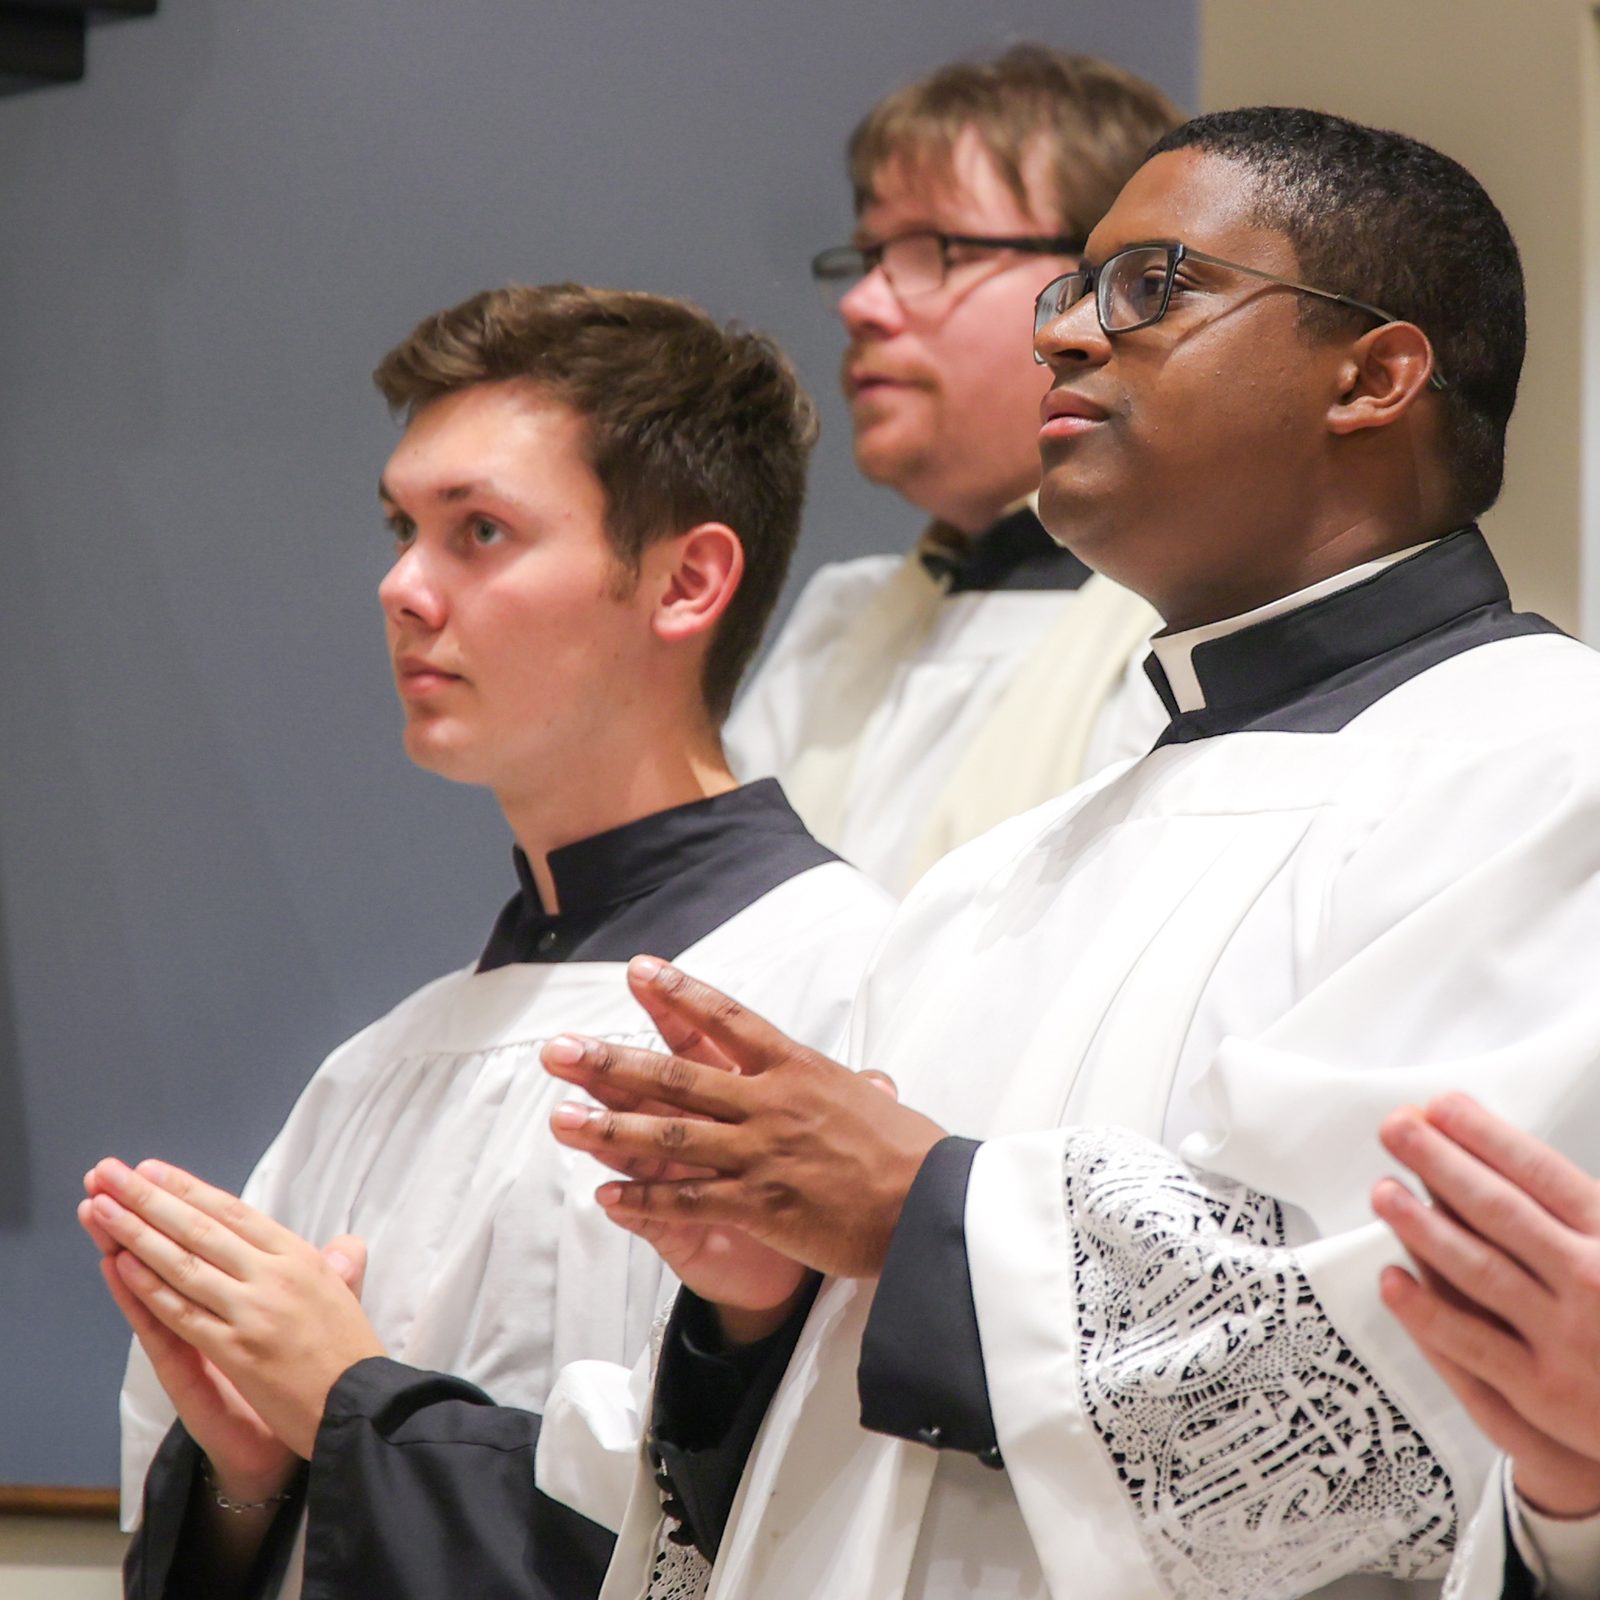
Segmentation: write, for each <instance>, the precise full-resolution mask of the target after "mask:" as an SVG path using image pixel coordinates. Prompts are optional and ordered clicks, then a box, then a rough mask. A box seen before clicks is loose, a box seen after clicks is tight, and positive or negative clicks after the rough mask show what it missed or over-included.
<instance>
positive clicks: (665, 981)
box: [628, 956, 800, 1077]
mask: <svg viewBox="0 0 1600 1600" xmlns="http://www.w3.org/2000/svg"><path fill="white" fill-rule="evenodd" d="M628 987H629V988H630V989H632V991H633V996H634V998H635V999H636V1000H637V1001H638V1002H639V1004H640V1005H642V1006H643V1007H644V1008H645V1010H646V1011H648V1012H649V1013H650V1019H651V1021H652V1022H654V1023H655V1025H656V1028H657V1030H658V1031H659V1032H660V1034H661V1037H662V1038H663V1039H665V1040H666V1041H667V1044H668V1045H669V1046H670V1047H671V1049H672V1050H673V1051H675V1052H676V1053H677V1054H678V1055H680V1056H686V1057H687V1058H688V1059H690V1060H692V1061H700V1060H702V1058H705V1059H709V1060H710V1061H711V1062H712V1064H713V1065H724V1066H731V1067H736V1068H737V1069H738V1070H739V1071H740V1072H742V1073H744V1074H745V1075H746V1076H747V1077H749V1076H753V1075H754V1074H756V1073H759V1072H765V1071H766V1070H767V1069H768V1068H769V1067H774V1066H776V1065H777V1064H778V1063H779V1062H780V1061H786V1060H788V1059H789V1058H790V1057H791V1056H793V1055H794V1054H795V1053H796V1052H797V1051H798V1050H799V1048H800V1047H799V1046H798V1045H796V1044H795V1042H794V1040H792V1039H791V1038H790V1037H789V1036H788V1035H787V1034H786V1033H783V1032H782V1031H781V1030H779V1029H777V1028H775V1027H773V1025H772V1024H771V1023H770V1022H768V1021H766V1019H765V1018H763V1017H758V1016H757V1015H756V1014H755V1012H753V1011H749V1010H747V1009H746V1008H745V1007H744V1006H742V1005H740V1004H739V1002H738V1001H737V1000H733V999H730V998H729V997H728V996H727V995H725V994H723V993H722V991H721V990H720V989H713V988H712V987H711V985H710V984H708V983H702V982H701V981H700V980H699V979H698V978H691V977H690V976H689V974H688V973H686V972H682V971H680V970H679V969H678V968H677V967H674V966H672V965H671V964H670V963H668V962H665V961H662V960H660V959H659V958H658V957H656V956H635V957H634V958H633V960H632V961H630V962H629V963H628ZM713 1052H714V1054H713Z"/></svg>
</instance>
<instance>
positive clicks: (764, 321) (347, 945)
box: [0, 0, 1195, 1483]
mask: <svg viewBox="0 0 1600 1600" xmlns="http://www.w3.org/2000/svg"><path fill="white" fill-rule="evenodd" d="M1194 29H1195V20H1194V14H1193V3H1192V0H1136V3H1131V4H1130V3H1128V0H1070V3H1064V0H994V3H992V4H990V5H987V6H984V7H981V8H980V7H977V6H974V5H973V4H971V3H970V0H918V3H917V4H915V5H912V4H910V3H908V0H900V3H898V4H893V3H889V0H812V3H810V4H807V5H788V4H785V5H781V6H780V5H775V4H756V5H744V6H738V5H735V4H732V3H730V0H674V3H673V4H671V5H662V4H659V3H657V4H647V3H644V0H601V3H597V4H591V5H584V6H579V5H561V4H551V3H546V4H539V5H535V4H533V3H531V0H448V3H447V4H440V3H439V0H384V3H381V4H380V3H377V0H367V3H364V4H363V3H357V0H343V3H338V0H271V3H269V0H214V3H211V4H201V3H199V0H167V3H166V4H165V5H163V7H162V13H161V15H160V16H159V17H157V18H155V19H154V20H151V21H144V22H137V23H126V24H122V25H119V26H117V27H114V28H105V29H102V30H99V31H98V32H97V33H96V34H95V35H94V37H93V39H92V41H91V58H90V69H89V78H88V81H87V82H86V83H85V84H84V85H82V86H80V87H77V88H72V89H57V90H51V91H47V92H44V93H40V94H35V95H30V96H24V97H22V98H18V99H13V100H8V101H4V102H0V319H3V325H4V327H5V330H6V331H5V338H4V343H3V350H4V355H3V357H0V515H3V518H4V523H3V529H0V750H3V751H4V756H3V759H0V1356H3V1358H4V1359H3V1368H4V1371H5V1374H6V1378H5V1382H4V1384H3V1385H0V1482H4V1481H31V1482H62V1483H67V1482H79V1483H82V1482H91V1483H93V1482H110V1481H112V1479H113V1477H114V1472H115V1451H114V1439H115V1426H114V1411H115V1393H116V1385H117V1378H118V1373H119V1369H120V1362H121V1352H122V1343H123V1340H122V1332H121V1327H120V1324H119V1322H118V1319H117V1318H116V1315H115V1313H114V1311H113V1310H112V1309H111V1308H110V1306H109V1303H108V1302H106V1301H105V1298H104V1295H103V1291H102V1290H101V1288H100V1285H99V1282H98V1279H97V1277H96V1274H95V1271H94V1266H93V1259H92V1253H91V1251H90V1249H89V1247H88V1245H87V1243H86V1242H85V1241H84V1240H82V1239H81V1237H80V1236H79V1235H78V1233H77V1231H76V1227H75V1224H74V1222H73V1217H72V1213H73V1206H74V1203H75V1201H76V1199H77V1197H78V1193H79V1181H80V1174H82V1173H83V1171H84V1170H85V1168H86V1167H88V1166H89V1165H90V1163H91V1162H92V1161H93V1160H94V1159H95V1158H96V1157H98V1156H100V1155H101V1154H104V1153H109V1152H115V1153H118V1154H121V1155H123V1156H125V1157H127V1158H130V1159H137V1158H139V1157H141V1156H144V1155H150V1154H161V1155H163V1156H166V1157H168V1158H171V1159H174V1160H177V1161H180V1162H183V1163H186V1164H189V1165H191V1166H193V1167H195V1168H197V1169H198V1170H199V1171H200V1172H202V1173H204V1174H206V1175H208V1176H211V1177H213V1178H215V1179H216V1180H217V1181H220V1182H223V1183H227V1184H237V1183H238V1182H239V1181H241V1180H242V1179H243V1177H244V1175H245V1173H246V1172H247V1171H248V1169H249V1166H250V1163H251V1161H252V1160H253V1158H254V1157H255V1155H256V1154H257V1153H258V1152H259V1151H260V1149H261V1147H262V1146H263V1145H264V1144H265V1142H266V1141H267V1139H268V1138H269V1137H270V1136H271V1134H272V1132H273V1130H274V1129H275V1128H276V1126H277V1124H278V1123H279V1121H280V1120H281V1118H282V1117H283V1115H284V1113H285V1111H286V1110H287V1109H288V1107H289V1105H290V1103H291V1101H292V1099H293V1097H294V1095H295V1093H296V1092H297V1090H298V1089H299V1087H300V1085H301V1083H302V1082H303V1081H304V1079H305V1077H306V1075H307V1073H308V1072H309V1071H310V1070H311V1068H312V1067H313V1066H314V1064H315V1063H316V1061H317V1060H318V1059H319V1058H320V1057H321V1056H322V1055H323V1054H324V1053H325V1052H326V1050H327V1049H328V1048H329V1047H330V1046H332V1045H333V1044H334V1043H336V1042H337V1041H338V1040H339V1039H340V1038H341V1037H343V1036H344V1035H346V1034H347V1033H349V1032H351V1031H352V1030H354V1029H355V1028H356V1027H358V1026H359V1025H361V1024H362V1023H363V1022H365V1021H367V1020H369V1019H370V1018H371V1017H373V1016H374V1015H376V1014H377V1013H378V1012H379V1011H381V1010H382V1009H384V1008H386V1007H387V1006H389V1005H390V1004H391V1003H392V1002H394V1001H395V1000H397V999H398V998H400V996H402V995H403V994H405V993H406V992H407V991H408V990H409V989H411V988H412V987H414V986H415V985H416V984H417V983H418V982H420V981H421V980H422V979H424V978H426V977H428V976H430V975H432V974H434V973H437V972H439V971H441V970H443V969H444V968H445V967H446V966H448V965H453V964H457V963H459V962H461V961H462V960H464V959H466V958H468V957H470V956H471V955H472V954H473V953H474V951H475V948H476V946H477V944H478V943H479V942H480V940H481V938H482V936H483V934H484V932H485V930H486V927H487V924H488V922H489V919H490V917H491V914H492V912H493V910H494V908H495V907H496V906H497V905H498V904H499V902H500V900H501V899H502V898H503V896H504V894H505V893H506V892H507V880H508V869H507V859H506V850H507V841H506V837H505V834H504V830H503V828H502V826H501V825H500V822H499V819H498V816H497V814H496V813H495V812H494V810H493V807H492V805H491V804H490V803H489V802H488V801H487V800H486V799H485V798H484V797H482V796H481V795H478V794H475V793H469V792H464V791H460V790H456V789H453V788H451V787H450V786H447V785H445V784H442V783H440V782H438V781H436V780H433V779H430V778H427V777H424V776H422V775H420V774H417V773H415V772H413V771H412V770H411V769H410V768H409V767H408V766H407V764H406V762H405V761H404V759H403V758H402V756H401V753H400V750H399V745H398V740H397V737H396V735H397V732H398V725H399V718H398V713H397V711H396V708H395V706H394V702H393V695H392V691H391V688H390V685H389V680H388V675H387V670H386V665H385V660H384V654H383V651H382V648H381V645H380V628H379V618H378V613H377V609H376V606H375V603H374V598H373V589H374V585H375V584H376V582H377V580H378V577H379V575H380V573H381V571H382V568H383V565H384V561H385V558H386V552H387V540H386V536H385V534H384V532H383V529H382V525H381V523H380V520H379V518H378V515H377V511H376V505H375V500H374V495H373V488H374V484H375V481H376V478H377V473H378V470H379V467H380V466H381V464H382V462H383V460H384V458H385V455H386V453H387V451H388V449H389V448H390V445H391V443H392V440H393V437H394V430H393V427H392V425H391V424H390V422H389V421H388V419H387V417H386V415H385V413H384V410H383V407H382V405H381V404H380V402H379V401H378V399H377V397H376V396H375V394H374V393H373V392H372V391H371V389H370V388H369V386H368V382H367V373H368V372H369V370H370V369H371V367H372V365H373V363H374V360H375V359H376V357H377V356H378V355H379V354H381V353H382V351H383V350H384V349H385V348H387V347H388V345H389V344H391V343H392V342H393V341H394V340H395V339H397V338H398V337H399V336H400V335H401V334H403V333H404V332H405V331H406V330H407V329H408V328H409V327H410V326H411V324H412V323H413V322H414V321H416V320H417V318H419V317H420V316H422V315H423V314H425V313H427V312H429V311H431V310H433V309H435V308H436V307H438V306H440V305H443V304H446V303H448V302H452V301H455V300H457V299H460V298H461V297H463V296H464V295H466V294H467V293H470V292H471V291H473V290H476V289H479V288H483V287H487V286H489V285H492V284H496V283H499V282H503V281H506V280H507V279H510V278H517V277H520V278H525V279H529V280H543V279H552V278H559V277H569V276H570V277H578V278H586V279H590V280H592V281H595V282H600V283H608V284H616V285H627V286H634V287H642V288H651V289H657V290H662V291H665V292H669V293H678V294H686V295H690V296H693V297H694V298H696V299H698V300H700V301H701V302H702V303H704V304H706V305H707V306H709V307H710V308H711V309H712V310H714V311H716V312H718V313H719V314H723V315H737V316H739V317H742V318H744V319H745V320H747V321H750V322H753V323H755V324H757V325H759V326H763V327H765V328H767V329H769V330H770V331H771V332H773V333H774V334H776V335H777V336H778V337H779V338H780V339H781V340H782V341H783V342H784V343H785V344H786V345H787V347H788V348H789V349H790V350H791V351H792V352H793V353H794V355H795V357H796V359H797V360H798V362H799V364H800V366H801V368H802V370H803V372H804V373H805V375H806V377H807V379H808V380H809V382H810V383H811V384H812V386H813V387H814V388H815V390H816V391H817V392H818V394H819V396H820V397H821V398H823V400H824V402H825V410H826V417H825V433H824V441H823V445H822V448H821V451H820V459H819V461H818V465H817V473H816V479H815V488H814V491H813V499H812V505H811V514H810V518H809V531H808V534H807V543H806V545H805V546H804V547H803V549H804V559H803V562H802V568H803V571H804V570H809V569H810V568H811V567H813V566H815V565H816V564H817V563H818V562H819V561H821V560H823V559H825V558H829V557H836V556H839V555H842V554H846V553H849V552H852V551H855V550H860V549H866V548H874V547H876V548H880V549H881V548H888V547H893V546H895V545H900V544H904V543H906V542H908V541H909V538H910V537H911V534H912V532H913V521H912V519H911V518H910V517H909V516H908V515H907V514H906V513H905V512H904V511H903V510H902V509H901V508H899V507H898V506H897V505H896V504H895V503H894V502H893V501H892V500H890V499H889V498H888V497H886V496H884V495H883V494H881V493H879V492H876V491H873V490H870V489H868V488H866V487H865V486H864V485H862V484H860V483H859V482H857V481H856V479H855V478H854V475H853V473H852V470H851V467H850V463H849V456H848V449H847V438H848V431H847V426H846V421H845V417H844V413H843V409H842V407H841V405H840V404H839V403H838V401H837V399H836V398H835V396H834V393H833V370H834V366H835V363H836V360H837V349H838V343H837V339H836V336H835V332H834V328H833V326H832V325H831V323H830V321H829V318H828V317H827V315H826V314H825V313H824V312H823V310H822V309H821V307H820V305H819V304H818V302H817V301H816V300H815V298H814V297H813V295H812V293H811V290H810V287H809V283H808V281H807V277H806V272H805V262H806V259H807V257H808V256H809V254H810V253H811V252H812V251H813V250H814V249H816V248H818V247H819V246H821V245H823V244H826V243H830V242H834V241H836V240H838V239H840V238H843V237H844V236H845V235H846V232H847V230H848V227H849V220H850V219H849V211H848V195H847V191H846V188H845V185H844V182H843V180H842V176H841V165H840V145H841V142H842V139H843V136H844V134H845V132H846V131H847V129H848V128H849V126H850V125H851V123H852V122H853V121H854V119H855V118H856V116H857V115H859V113H860V112H861V111H862V110H863V109H864V108H865V107H866V106H867V105H868V104H869V103H870V102H871V101H872V100H873V99H875V98H876V97H877V96H878V95H879V94H880V93H882V92H883V91H884V90H885V89H886V88H888V87H890V86H891V85H893V84H894V83H896V82H898V81H901V80H902V79H904V78H906V77H908V76H911V75H914V74H916V73H917V72H919V71H921V70H924V69H926V68H927V67H930V66H932V65H933V64H935V63H936V62H938V61H940V60H942V59H944V58H946V57H948V56H952V55H955V54H958V53H961V52H964V51H968V50H971V49H975V48H977V49H981V48H988V47H992V46H995V45H997V44H999V43H1001V42H1003V41H1004V40H1006V39H1008V38H1015V37H1028V36H1037V37H1042V38H1046V39H1049V40H1052V41H1055V42H1060V43H1067V44H1071V45H1073V46H1075V47H1077V48H1082V49H1088V50H1093V51H1098V52H1101V53H1104V54H1108V55H1112V56H1116V57H1118V58H1120V59H1121V60H1123V61H1125V62H1127V63H1128V64H1129V65H1131V66H1133V67H1135V68H1137V69H1139V70H1142V71H1144V72H1145V73H1147V74H1149V75H1150V76H1151V77H1153V78H1155V79H1156V80H1157V81H1158V82H1160V83H1162V84H1163V85H1164V86H1165V87H1167V88H1168V89H1169V90H1170V91H1172V92H1173V93H1174V94H1175V95H1176V96H1177V97H1178V98H1179V99H1180V100H1181V101H1183V102H1185V103H1190V102H1192V98H1193V81H1194V49H1195V46H1194ZM803 571H802V573H801V574H799V576H803Z"/></svg>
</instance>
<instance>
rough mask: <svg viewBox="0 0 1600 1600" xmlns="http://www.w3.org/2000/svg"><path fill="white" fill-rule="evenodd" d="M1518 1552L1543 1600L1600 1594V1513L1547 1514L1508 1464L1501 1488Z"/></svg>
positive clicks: (1591, 1598) (1584, 1598) (1582, 1598)
mask: <svg viewBox="0 0 1600 1600" xmlns="http://www.w3.org/2000/svg"><path fill="white" fill-rule="evenodd" d="M1502 1493H1503V1494H1504V1495H1505V1499H1506V1504H1507V1505H1508V1506H1509V1507H1510V1515H1509V1517H1508V1518H1507V1520H1508V1522H1509V1523H1510V1527H1511V1537H1512V1539H1513V1540H1514V1541H1515V1542H1516V1546H1517V1553H1518V1554H1519V1555H1520V1556H1521V1557H1522V1560H1523V1562H1524V1564H1525V1565H1526V1566H1527V1568H1528V1570H1529V1571H1530V1572H1531V1573H1532V1574H1533V1575H1534V1578H1535V1580H1536V1581H1537V1582H1538V1585H1539V1593H1540V1595H1541V1596H1542V1597H1543V1600H1594V1597H1595V1596H1596V1595H1600V1514H1597V1515H1595V1516H1592V1517H1578V1518H1566V1517H1548V1516H1545V1515H1544V1514H1543V1513H1542V1512H1539V1511H1535V1510H1534V1508H1533V1507H1532V1506H1530V1505H1529V1504H1528V1503H1527V1501H1525V1500H1524V1499H1523V1498H1522V1496H1521V1495H1519V1494H1518V1493H1517V1490H1516V1484H1515V1483H1514V1482H1513V1480H1512V1476H1511V1464H1510V1463H1509V1462H1507V1463H1506V1469H1505V1483H1504V1487H1503V1490H1502Z"/></svg>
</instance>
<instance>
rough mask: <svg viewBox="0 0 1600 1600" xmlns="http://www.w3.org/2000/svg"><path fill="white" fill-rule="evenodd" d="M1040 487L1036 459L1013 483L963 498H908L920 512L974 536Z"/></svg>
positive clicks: (990, 526) (951, 496) (950, 496)
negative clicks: (1029, 468) (1027, 470)
mask: <svg viewBox="0 0 1600 1600" xmlns="http://www.w3.org/2000/svg"><path fill="white" fill-rule="evenodd" d="M1038 487H1039V467H1038V462H1037V461H1035V462H1034V464H1033V467H1032V470H1031V471H1029V472H1021V473H1018V474H1017V475H1016V477H1014V478H1013V479H1012V480H1011V481H1010V482H1008V483H1004V484H1000V485H998V486H997V487H994V488H991V489H990V490H988V491H987V492H984V493H975V494H970V495H963V496H961V497H960V498H959V499H958V498H957V497H956V496H954V495H948V496H933V495H930V496H929V497H928V499H927V500H926V501H923V500H920V499H917V498H914V497H912V496H910V495H907V496H906V498H907V499H908V500H910V501H911V504H912V505H914V506H916V508H917V509H918V510H919V511H924V512H926V513H927V514H928V515H929V516H930V517H933V518H935V519H936V520H937V521H939V522H943V523H947V524H948V525H949V526H950V527H952V528H955V529H957V530H959V531H960V532H962V533H964V534H967V535H968V536H969V537H970V536H972V535H975V534H980V533H983V532H984V531H985V530H987V529H989V528H992V527H993V526H994V525H995V523H997V522H998V521H999V520H1000V519H1001V517H1003V516H1004V515H1005V514H1006V513H1007V512H1008V511H1010V510H1011V509H1012V508H1013V507H1015V505H1016V504H1017V502H1018V501H1019V500H1022V499H1025V498H1026V497H1027V496H1028V495H1030V494H1032V493H1033V491H1034V490H1035V489H1037V488H1038Z"/></svg>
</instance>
